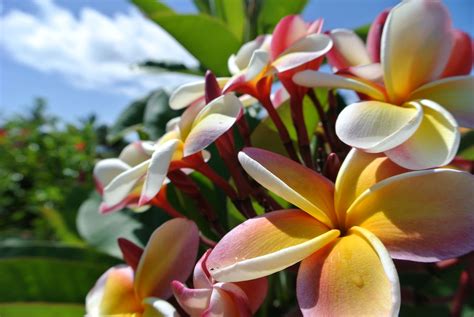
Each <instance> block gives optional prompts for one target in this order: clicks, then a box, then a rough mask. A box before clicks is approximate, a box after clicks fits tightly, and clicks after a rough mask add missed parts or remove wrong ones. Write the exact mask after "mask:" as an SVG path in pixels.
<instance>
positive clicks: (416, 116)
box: [336, 101, 423, 153]
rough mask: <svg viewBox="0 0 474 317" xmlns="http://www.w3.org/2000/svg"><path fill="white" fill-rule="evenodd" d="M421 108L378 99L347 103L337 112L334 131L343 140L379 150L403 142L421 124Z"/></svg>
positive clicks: (365, 149) (360, 146)
mask: <svg viewBox="0 0 474 317" xmlns="http://www.w3.org/2000/svg"><path fill="white" fill-rule="evenodd" d="M422 115H423V111H422V109H421V106H420V105H418V104H417V103H414V102H412V103H407V104H404V106H403V107H398V106H395V105H392V104H388V103H384V102H379V101H363V102H358V103H354V104H351V105H349V106H348V107H346V108H344V110H342V112H341V113H340V114H339V117H338V118H337V121H336V134H337V136H338V137H339V138H340V139H341V140H342V142H344V143H346V144H348V145H350V146H352V147H355V148H358V149H361V150H364V151H366V152H371V153H378V152H383V151H386V150H388V149H391V148H394V147H396V146H397V145H400V144H402V143H403V142H405V141H406V140H407V139H408V138H409V137H410V136H411V135H413V133H415V131H416V130H417V128H418V126H419V125H420V123H421V119H422Z"/></svg>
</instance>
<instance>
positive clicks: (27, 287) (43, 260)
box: [0, 241, 118, 316]
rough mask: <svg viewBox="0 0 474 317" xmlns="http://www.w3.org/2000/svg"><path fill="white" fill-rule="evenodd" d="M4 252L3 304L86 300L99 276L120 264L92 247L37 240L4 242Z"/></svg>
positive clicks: (0, 268)
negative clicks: (85, 247)
mask: <svg viewBox="0 0 474 317" xmlns="http://www.w3.org/2000/svg"><path fill="white" fill-rule="evenodd" d="M0 255H1V257H0V285H2V287H0V303H11V302H19V301H21V302H54V303H82V302H83V301H84V298H85V295H86V294H87V292H88V291H89V290H90V289H91V287H92V286H93V285H94V283H95V281H96V280H97V278H98V277H99V276H100V275H101V274H102V273H103V272H104V271H105V270H107V268H109V267H110V266H113V265H115V264H117V263H118V261H117V259H114V258H111V257H108V256H105V255H103V254H99V253H97V252H95V251H92V250H88V249H84V248H75V247H68V246H64V245H55V244H50V245H47V244H45V243H36V242H18V241H16V242H15V241H14V242H3V243H1V244H0ZM4 286H5V287H4ZM6 286H8V287H6ZM2 316H3V315H2Z"/></svg>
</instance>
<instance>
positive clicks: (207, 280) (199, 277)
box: [193, 249, 213, 288]
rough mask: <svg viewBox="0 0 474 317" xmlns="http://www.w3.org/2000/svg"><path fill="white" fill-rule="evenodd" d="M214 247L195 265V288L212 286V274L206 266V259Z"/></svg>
mask: <svg viewBox="0 0 474 317" xmlns="http://www.w3.org/2000/svg"><path fill="white" fill-rule="evenodd" d="M211 251H212V249H208V250H207V251H206V252H204V254H203V255H202V257H201V258H200V259H199V261H198V262H197V263H196V266H195V267H194V273H193V286H194V288H212V284H213V283H212V281H211V275H210V274H209V271H208V270H207V267H206V261H207V258H208V257H209V254H211Z"/></svg>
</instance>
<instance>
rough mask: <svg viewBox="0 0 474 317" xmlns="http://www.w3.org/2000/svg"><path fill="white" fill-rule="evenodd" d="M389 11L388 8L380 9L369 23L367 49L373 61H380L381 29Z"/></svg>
mask: <svg viewBox="0 0 474 317" xmlns="http://www.w3.org/2000/svg"><path fill="white" fill-rule="evenodd" d="M389 12H390V10H388V9H387V10H384V11H382V12H381V13H380V14H379V15H378V16H377V17H376V18H375V20H374V22H372V24H371V25H370V29H369V33H368V34H367V51H368V53H369V56H370V60H371V61H372V62H373V63H380V46H381V40H382V31H383V27H384V25H385V21H386V20H387V17H388V14H389Z"/></svg>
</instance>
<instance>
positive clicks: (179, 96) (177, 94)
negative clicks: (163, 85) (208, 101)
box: [169, 77, 229, 110]
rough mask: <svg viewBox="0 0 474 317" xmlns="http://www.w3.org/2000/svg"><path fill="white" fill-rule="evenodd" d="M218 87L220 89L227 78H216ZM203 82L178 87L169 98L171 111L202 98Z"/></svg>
mask: <svg viewBox="0 0 474 317" xmlns="http://www.w3.org/2000/svg"><path fill="white" fill-rule="evenodd" d="M216 79H217V82H218V84H219V86H220V87H221V88H222V87H224V85H225V84H226V83H227V81H228V80H229V78H227V77H221V78H216ZM204 84H205V83H204V80H200V81H196V82H192V83H189V84H184V85H182V86H180V87H178V88H177V89H176V90H175V91H174V92H173V93H172V94H171V96H170V100H169V104H170V107H171V109H174V110H179V109H183V108H186V107H187V106H189V105H190V104H191V103H193V102H195V101H196V100H198V99H199V98H202V97H204Z"/></svg>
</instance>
